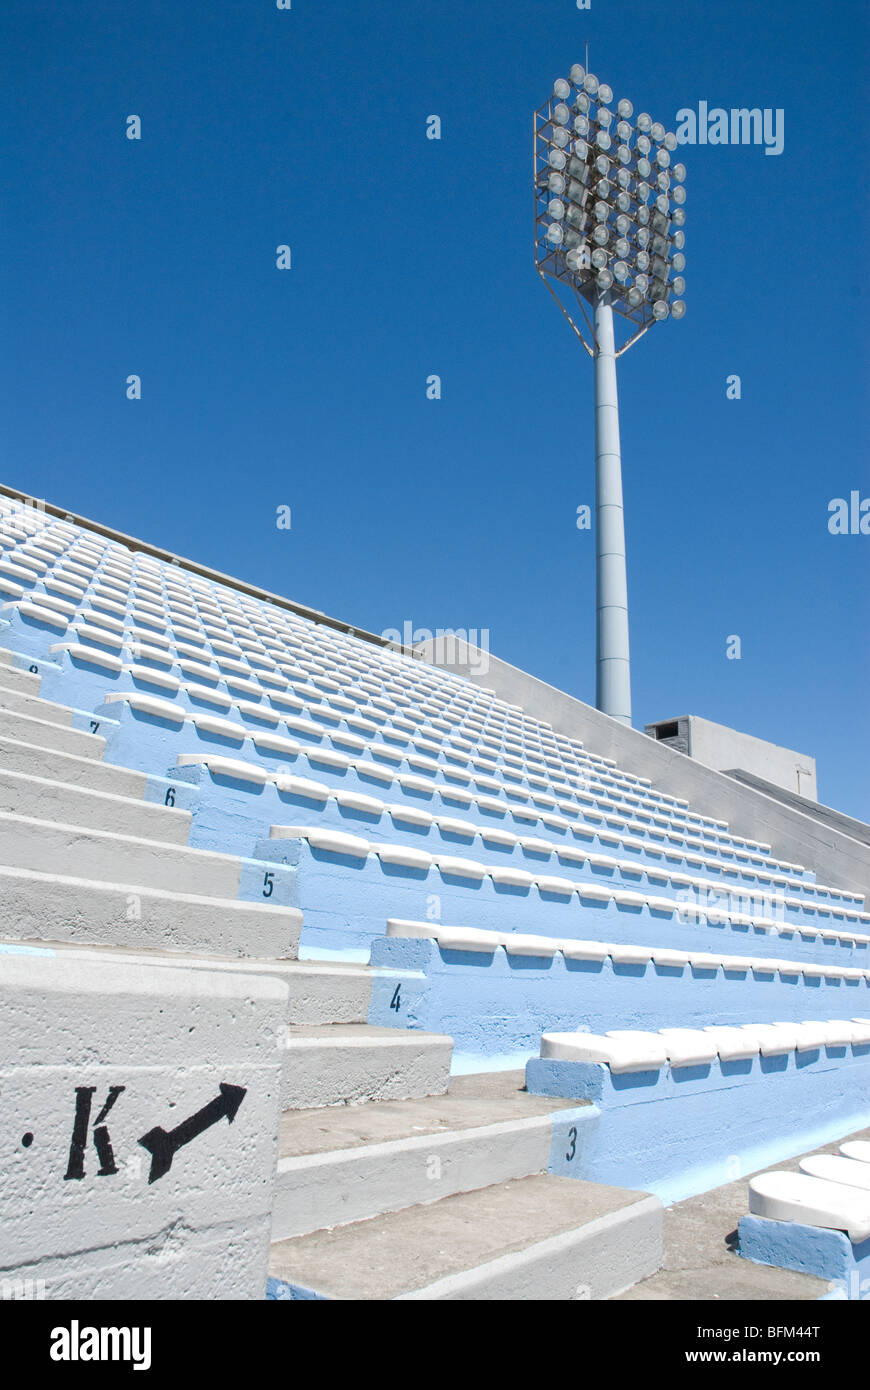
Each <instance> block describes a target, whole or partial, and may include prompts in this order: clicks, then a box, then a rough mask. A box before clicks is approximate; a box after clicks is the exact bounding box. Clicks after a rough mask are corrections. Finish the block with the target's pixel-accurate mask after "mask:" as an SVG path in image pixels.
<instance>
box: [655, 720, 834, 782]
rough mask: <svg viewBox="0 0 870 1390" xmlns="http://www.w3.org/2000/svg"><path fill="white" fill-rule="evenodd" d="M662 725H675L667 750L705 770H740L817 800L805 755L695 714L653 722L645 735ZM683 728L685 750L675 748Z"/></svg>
mask: <svg viewBox="0 0 870 1390" xmlns="http://www.w3.org/2000/svg"><path fill="white" fill-rule="evenodd" d="M664 722H666V723H674V722H677V723H679V728H680V732H679V735H678V737H677V739H676V740H674V741H673V742H672V741H670V740H668V744H669V746H670V747H676V748H678V751H681V752H682V751H685V752H686V753H688V755H689V757H690V758H694V759H695V760H696V761H697V762H699V763H703V764H704V766H705V767H712V768H714V769H715V770H716V771H717V772H727V771H728V770H729V769H730V768H742V769H743V770H744V771H746V772H752V773H754V774H755V775H756V776H758V777H763V778H764V779H765V781H767V782H773V783H774V785H775V786H777V787H783V788H784V789H785V790H786V791H790V792H796V793H798V794H800V795H801V796H803V797H806V798H807V799H808V800H811V801H816V800H817V799H818V785H817V782H816V760H815V758H811V757H810V755H809V754H808V753H797V752H795V750H794V749H792V748H782V747H780V746H779V744H776V743H769V742H768V741H767V740H766V739H763V738H755V736H754V735H753V734H744V733H741V732H740V731H739V730H738V729H729V728H728V727H727V726H726V725H725V724H715V723H714V722H713V720H712V719H702V718H701V717H700V716H699V715H697V714H689V715H681V716H680V718H679V720H678V721H674V720H667V721H663V720H656V722H655V724H647V726H646V732H647V734H649V735H651V736H653V737H654V736H655V735H654V731H655V729H656V728H657V727H658V726H660V725H661V724H662V723H664ZM684 726H685V727H686V731H687V732H686V740H685V742H686V746H685V749H683V748H680V747H679V745H680V744H681V743H682V742H683V728H684ZM799 773H800V776H799V775H798V774H799Z"/></svg>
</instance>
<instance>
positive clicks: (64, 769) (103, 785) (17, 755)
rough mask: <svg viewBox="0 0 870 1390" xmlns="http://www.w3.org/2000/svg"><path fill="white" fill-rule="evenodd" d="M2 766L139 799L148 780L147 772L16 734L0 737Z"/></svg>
mask: <svg viewBox="0 0 870 1390" xmlns="http://www.w3.org/2000/svg"><path fill="white" fill-rule="evenodd" d="M0 767H5V768H8V770H9V771H10V772H24V773H29V774H30V775H31V776H33V777H48V778H51V779H53V780H55V781H57V782H65V783H66V784H67V785H68V786H79V787H87V788H88V789H89V790H91V791H98V792H113V793H114V794H115V795H116V796H129V797H132V798H133V799H134V800H137V801H138V800H141V799H142V798H143V797H144V795H145V787H146V784H147V781H148V778H147V775H146V774H145V773H144V772H134V771H133V770H132V769H131V768H126V767H118V766H117V765H116V764H115V763H104V762H98V761H97V759H96V758H92V757H81V756H80V754H78V753H61V752H59V751H58V750H57V749H56V748H46V747H45V746H44V745H41V744H38V743H23V742H22V741H21V740H19V739H16V738H0Z"/></svg>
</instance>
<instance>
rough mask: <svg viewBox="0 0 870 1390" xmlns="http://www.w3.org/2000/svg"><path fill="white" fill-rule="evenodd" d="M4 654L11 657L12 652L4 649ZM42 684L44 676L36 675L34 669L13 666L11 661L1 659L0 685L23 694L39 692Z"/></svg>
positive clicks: (34, 694)
mask: <svg viewBox="0 0 870 1390" xmlns="http://www.w3.org/2000/svg"><path fill="white" fill-rule="evenodd" d="M3 655H4V656H8V657H10V658H11V655H12V653H11V652H7V651H4V652H3ZM41 684H42V676H38V675H36V674H35V673H34V672H33V671H25V670H22V668H21V667H20V666H13V665H12V664H11V659H10V661H0V685H2V686H3V687H4V689H6V690H14V691H17V692H18V693H20V694H22V695H33V696H37V695H38V694H39V688H40V686H41Z"/></svg>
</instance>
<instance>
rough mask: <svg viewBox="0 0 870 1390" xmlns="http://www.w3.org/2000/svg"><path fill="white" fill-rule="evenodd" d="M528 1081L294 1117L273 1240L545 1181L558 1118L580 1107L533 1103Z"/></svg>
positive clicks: (500, 1077)
mask: <svg viewBox="0 0 870 1390" xmlns="http://www.w3.org/2000/svg"><path fill="white" fill-rule="evenodd" d="M524 1080H525V1074H524V1073H523V1072H521V1071H519V1072H487V1073H483V1074H480V1075H476V1076H454V1077H452V1078H451V1080H450V1085H449V1089H448V1092H447V1094H446V1095H443V1096H427V1097H424V1098H423V1099H419V1100H402V1101H389V1100H380V1101H372V1102H370V1103H369V1104H367V1105H351V1106H347V1105H344V1106H337V1107H332V1108H331V1109H327V1110H302V1111H296V1110H294V1111H288V1112H287V1113H285V1115H284V1116H283V1118H282V1123H281V1138H280V1145H279V1159H278V1172H277V1178H276V1187H275V1204H274V1208H273V1216H272V1239H273V1240H286V1239H288V1238H290V1237H292V1236H298V1235H306V1234H308V1233H309V1232H310V1231H316V1230H318V1229H320V1228H321V1227H326V1226H338V1225H342V1224H346V1223H348V1222H352V1221H363V1220H366V1219H368V1218H369V1217H373V1216H380V1215H382V1214H383V1213H384V1212H388V1211H400V1210H402V1209H403V1208H405V1207H412V1206H416V1205H418V1204H419V1203H421V1202H436V1201H439V1200H440V1199H441V1198H442V1197H448V1196H451V1195H452V1194H453V1193H456V1192H469V1191H472V1190H474V1189H475V1188H479V1187H489V1186H491V1185H492V1184H493V1183H499V1182H507V1181H508V1180H509V1179H512V1178H524V1177H529V1176H531V1175H532V1174H535V1173H545V1172H546V1170H547V1163H548V1160H549V1155H550V1145H551V1142H552V1135H553V1125H552V1114H553V1112H555V1111H558V1110H560V1109H570V1108H574V1107H575V1106H576V1102H575V1101H567V1100H554V1099H552V1098H551V1097H546V1096H532V1095H529V1094H528V1092H526V1091H525V1090H524Z"/></svg>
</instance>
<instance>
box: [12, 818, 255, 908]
mask: <svg viewBox="0 0 870 1390" xmlns="http://www.w3.org/2000/svg"><path fill="white" fill-rule="evenodd" d="M0 864H5V865H6V866H7V867H9V868H15V869H35V870H37V871H39V872H45V871H46V870H48V869H49V867H50V868H51V869H52V870H53V871H54V872H56V873H58V874H69V875H72V876H76V875H78V876H81V877H83V878H89V879H94V880H96V881H97V882H98V883H119V882H121V883H129V884H134V885H139V886H140V887H143V888H162V889H166V890H168V891H170V892H176V893H193V894H197V895H202V896H203V897H207V898H235V897H236V896H237V894H238V889H239V881H240V873H241V866H242V861H241V860H240V859H238V858H235V857H233V856H231V855H228V854H218V853H217V852H215V851H212V850H203V849H190V848H188V847H187V846H182V845H168V844H164V843H161V842H158V841H155V840H147V839H142V838H140V837H138V836H133V835H119V834H116V833H114V832H110V831H107V830H90V829H87V828H85V827H82V826H80V825H75V824H68V823H66V822H61V821H48V820H39V819H37V818H35V817H29V816H20V815H15V814H12V813H10V812H7V811H0Z"/></svg>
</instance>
